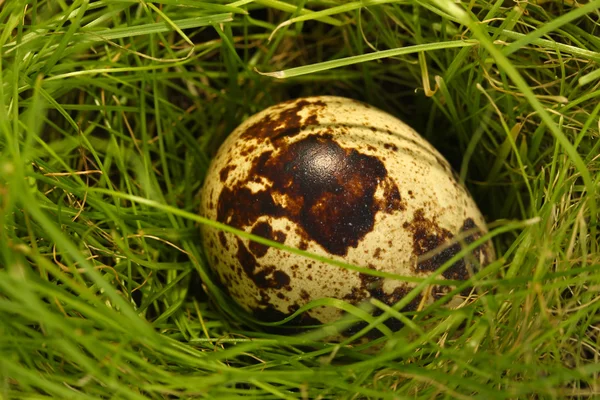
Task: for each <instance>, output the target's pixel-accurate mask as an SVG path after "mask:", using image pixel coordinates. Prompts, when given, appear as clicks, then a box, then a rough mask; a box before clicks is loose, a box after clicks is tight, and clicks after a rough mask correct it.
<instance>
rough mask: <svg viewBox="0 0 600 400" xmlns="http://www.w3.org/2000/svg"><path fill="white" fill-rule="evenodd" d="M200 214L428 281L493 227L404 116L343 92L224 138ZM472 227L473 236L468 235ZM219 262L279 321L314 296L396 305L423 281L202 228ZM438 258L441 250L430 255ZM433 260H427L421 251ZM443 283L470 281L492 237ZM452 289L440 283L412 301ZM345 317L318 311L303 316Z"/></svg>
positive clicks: (235, 286) (249, 123) (248, 302)
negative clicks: (347, 266)
mask: <svg viewBox="0 0 600 400" xmlns="http://www.w3.org/2000/svg"><path fill="white" fill-rule="evenodd" d="M201 214H202V215H203V216H205V217H207V218H210V219H213V220H216V221H219V222H222V223H224V224H228V225H230V226H233V227H235V228H238V229H241V230H244V231H246V232H251V233H253V234H255V235H258V236H261V237H264V238H267V239H271V240H274V241H277V242H279V243H283V244H285V245H288V246H292V247H296V248H299V249H303V250H306V251H308V252H311V253H315V254H319V255H322V256H325V257H328V258H331V259H336V260H342V261H344V262H347V263H350V264H354V265H358V266H364V267H368V268H371V269H374V270H379V271H386V272H391V273H394V274H399V275H403V276H416V277H427V276H429V275H430V274H431V273H432V272H433V271H435V270H436V269H438V268H439V267H440V266H441V265H442V264H444V263H445V262H446V261H448V260H449V259H450V258H452V257H453V256H454V255H455V254H456V253H458V252H459V251H460V250H461V244H460V242H459V241H458V240H456V239H455V238H456V236H457V235H459V234H461V233H464V234H462V235H461V237H462V238H463V243H472V242H473V241H474V240H476V239H477V238H479V237H481V235H482V234H483V233H484V232H486V228H485V222H484V219H483V217H482V215H481V213H480V212H479V210H478V208H477V206H476V204H475V202H474V201H473V199H472V198H471V196H470V195H469V193H468V192H467V190H466V189H465V188H464V187H463V186H462V185H461V184H460V183H459V182H458V181H457V179H456V177H455V174H453V172H452V169H451V167H450V165H449V164H448V162H447V161H446V160H445V159H444V158H443V157H442V156H441V155H440V154H439V153H438V152H437V151H436V150H435V149H434V148H433V147H432V146H431V145H430V144H429V143H428V142H427V141H425V140H424V139H423V138H422V137H421V136H420V135H419V134H418V133H416V132H415V131H414V130H413V129H412V128H410V127H409V126H408V125H406V124H405V123H403V122H402V121H400V120H398V119H397V118H395V117H393V116H391V115H389V114H387V113H385V112H383V111H381V110H378V109H376V108H373V107H371V106H369V105H367V104H364V103H361V102H358V101H355V100H351V99H347V98H341V97H330V96H322V97H309V98H301V99H297V100H293V101H288V102H285V103H281V104H278V105H275V106H273V107H269V108H267V109H266V110H264V111H262V112H260V113H258V114H256V115H254V116H252V117H250V118H248V119H247V120H246V121H245V122H244V123H243V124H242V125H240V126H239V127H238V128H237V129H236V130H235V131H234V132H233V133H232V134H231V135H230V136H229V137H228V138H227V139H226V140H225V142H224V143H223V144H222V146H221V147H220V149H219V150H218V152H217V154H216V156H215V157H214V159H213V161H212V163H211V165H210V168H209V170H208V173H207V176H206V181H205V184H204V187H203V189H202V193H201ZM465 232H466V233H465ZM202 238H203V245H204V249H205V252H206V255H207V259H208V261H209V264H210V265H211V267H212V268H213V269H214V271H215V272H216V275H217V276H218V278H219V279H220V281H221V283H222V284H223V286H224V288H226V290H227V291H228V292H229V294H230V295H231V297H232V298H233V299H235V301H237V303H239V304H240V305H241V306H242V307H243V308H244V309H246V310H247V311H249V312H251V313H253V314H254V315H255V316H256V317H257V318H259V319H262V320H267V321H274V320H281V319H282V318H284V317H286V316H288V315H290V314H291V313H293V312H294V311H296V310H297V309H298V308H299V307H301V306H303V305H305V304H307V303H309V302H310V301H312V300H316V299H320V298H324V297H332V298H337V299H342V300H345V301H347V302H349V303H352V304H358V303H360V302H362V301H364V300H367V299H369V298H371V297H375V298H377V299H379V300H381V301H383V302H384V303H387V304H389V305H392V304H394V303H396V302H397V301H398V300H399V299H401V298H402V297H403V296H404V295H405V294H406V293H408V292H409V291H410V290H411V289H412V288H413V287H414V286H415V284H414V283H407V282H403V281H399V280H393V279H382V278H377V277H374V276H372V275H367V274H362V273H358V272H356V271H351V270H347V269H343V268H340V267H337V266H333V265H330V264H327V263H324V262H317V261H315V260H313V259H309V258H306V257H303V256H299V255H296V254H292V253H289V252H286V251H283V250H279V249H276V248H272V247H268V246H264V245H261V244H259V243H256V242H253V241H249V240H247V239H242V238H240V237H238V236H236V235H234V234H230V233H226V232H223V231H221V230H218V229H214V228H210V227H208V226H205V225H204V226H203V227H202ZM431 255H432V256H431ZM423 256H426V257H423ZM472 256H473V257H468V258H467V259H468V261H467V260H462V261H459V262H457V263H455V264H454V265H453V266H451V267H450V268H449V269H447V270H446V271H444V272H443V273H442V274H441V275H440V277H439V279H444V278H445V279H451V280H464V279H467V278H469V276H470V271H472V269H477V268H479V267H480V266H484V265H486V264H488V263H489V262H490V261H491V260H492V259H493V257H494V252H493V248H492V245H491V244H490V243H488V244H486V245H484V246H482V247H479V248H478V249H476V250H475V251H474V252H473V254H472ZM449 290H450V287H449V286H445V285H435V286H433V287H431V288H428V290H425V291H423V293H422V294H421V295H420V296H418V297H417V298H416V299H415V300H414V301H412V302H411V303H410V304H409V306H408V307H407V309H408V310H414V309H416V307H417V306H418V305H419V304H426V303H428V302H432V301H434V300H435V299H437V298H440V297H442V296H443V295H444V294H445V293H447V292H448V291H449ZM340 316H342V312H341V311H340V310H339V309H337V308H334V307H317V308H313V309H311V310H310V311H308V312H306V313H304V314H303V315H302V317H301V318H300V320H301V321H300V322H301V323H302V322H304V323H309V324H312V323H318V322H323V323H325V322H330V321H333V320H336V319H338V318H339V317H340Z"/></svg>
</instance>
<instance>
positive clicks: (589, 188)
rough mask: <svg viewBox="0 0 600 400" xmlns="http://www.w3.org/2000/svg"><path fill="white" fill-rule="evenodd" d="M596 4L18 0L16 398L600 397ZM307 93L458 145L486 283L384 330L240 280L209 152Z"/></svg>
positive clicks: (11, 42)
mask: <svg viewBox="0 0 600 400" xmlns="http://www.w3.org/2000/svg"><path fill="white" fill-rule="evenodd" d="M599 10H600V0H589V1H587V2H585V1H584V2H578V1H574V0H565V1H552V0H548V1H546V0H537V1H536V0H534V1H531V2H511V1H505V0H500V1H493V2H492V1H488V0H473V1H471V2H468V3H467V2H463V3H461V2H453V1H449V0H432V1H430V2H422V1H418V0H364V1H354V2H343V1H333V0H323V1H320V0H304V1H297V2H291V1H288V2H285V1H279V0H240V1H235V2H226V1H221V0H216V1H196V0H139V1H131V0H74V1H68V2H67V1H63V0H57V1H47V0H15V1H13V0H10V1H8V0H0V55H1V58H0V398H2V399H45V398H65V399H99V398H119V399H174V398H218V399H229V398H231V399H233V398H239V397H249V398H259V399H271V398H286V399H293V398H298V399H327V398H341V399H345V398H347V399H359V398H360V399H362V398H365V399H366V398H373V399H388V398H389V399H400V398H408V397H410V398H419V399H421V398H423V399H424V398H459V399H463V398H485V399H506V398H510V399H514V398H566V397H570V398H585V397H590V398H591V397H596V396H598V395H600V381H599V376H598V374H599V373H600V362H599V354H600V351H599V350H600V349H599V343H600V334H599V333H600V317H599V315H600V314H599V313H598V309H599V308H600V296H599V292H600V254H599V245H600V243H599V235H598V228H599V227H598V218H599V217H600V215H599V213H598V207H599V204H598V199H599V196H598V193H599V192H600V173H599V171H600V155H599V154H600V134H599V130H600V123H599V112H600V39H599V38H600V11H599ZM309 95H341V96H346V97H351V98H355V99H359V100H361V101H364V102H367V103H370V104H372V105H374V106H376V107H379V108H381V109H383V110H385V111H387V112H389V113H391V114H393V115H396V116H398V117H399V118H401V119H403V120H404V121H406V122H407V123H409V124H410V125H411V126H413V127H414V128H415V129H416V130H417V131H419V132H420V133H421V134H422V135H423V136H424V137H425V138H427V139H428V140H429V141H430V142H431V143H433V144H434V145H435V146H436V147H437V148H438V149H439V150H440V151H441V152H442V153H443V154H444V155H445V156H446V157H447V158H448V160H450V162H451V163H452V165H453V167H454V169H455V170H456V171H457V173H458V175H459V176H460V178H461V179H462V180H463V181H464V182H465V183H466V185H467V186H468V187H469V190H470V191H471V193H472V194H473V196H474V198H475V199H476V201H477V203H478V204H479V206H480V208H481V209H482V211H483V212H484V214H485V216H486V219H487V221H488V223H489V227H490V232H491V236H492V237H493V241H494V245H495V248H496V252H497V255H498V260H497V261H496V262H495V263H493V264H492V265H490V267H488V268H487V269H486V273H485V274H484V275H480V276H479V275H478V276H477V279H472V281H471V282H470V284H472V285H473V286H474V287H475V288H476V289H477V290H478V291H479V294H480V295H479V296H478V298H477V299H476V300H475V301H473V302H472V303H471V304H469V305H468V306H465V307H462V308H459V309H454V310H448V309H443V308H439V307H437V308H436V307H428V308H424V309H421V310H419V311H417V312H414V313H411V314H407V316H402V315H397V314H398V313H397V312H396V314H394V312H393V310H390V311H388V312H387V314H386V315H387V317H388V318H395V317H399V318H404V319H405V320H406V321H405V322H406V323H405V324H404V327H403V328H402V329H400V330H398V331H397V332H394V333H393V335H389V336H387V337H382V338H380V339H377V340H375V341H373V342H371V343H369V344H366V345H353V344H348V343H330V342H328V341H326V340H318V338H315V336H310V335H289V334H288V335H283V334H276V333H272V332H271V333H269V331H268V330H266V329H264V328H265V327H264V326H263V325H261V324H260V323H258V322H257V321H254V320H252V319H249V318H248V316H246V315H245V314H244V313H243V312H241V311H240V309H239V308H237V307H236V306H235V305H233V304H231V301H228V299H227V296H225V295H224V294H223V291H222V290H221V289H220V288H219V286H218V285H217V284H216V281H215V279H214V276H213V275H212V274H211V272H210V269H209V267H208V265H207V263H206V260H205V258H204V256H203V253H202V249H201V248H200V246H199V233H198V232H199V225H200V224H203V223H211V222H210V221H206V220H204V219H202V218H200V217H199V216H198V215H197V209H198V202H199V197H198V192H199V190H200V188H201V185H202V181H203V179H204V175H205V173H206V170H207V166H208V164H209V162H210V159H211V157H212V156H213V154H214V153H215V151H216V149H217V148H218V146H219V145H220V143H221V142H222V141H223V140H224V138H225V137H226V136H227V135H228V134H229V133H230V132H231V131H232V130H233V129H234V128H235V127H236V126H237V125H239V124H240V123H241V122H242V121H243V120H244V119H245V118H247V117H248V116H250V115H252V114H254V113H256V112H258V111H260V110H262V109H264V108H266V107H268V106H270V105H273V104H275V103H277V102H280V101H284V100H288V99H293V98H297V97H301V96H309ZM380 322H381V321H380ZM370 328H371V329H375V328H376V326H371V327H370ZM317 332H318V331H317Z"/></svg>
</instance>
